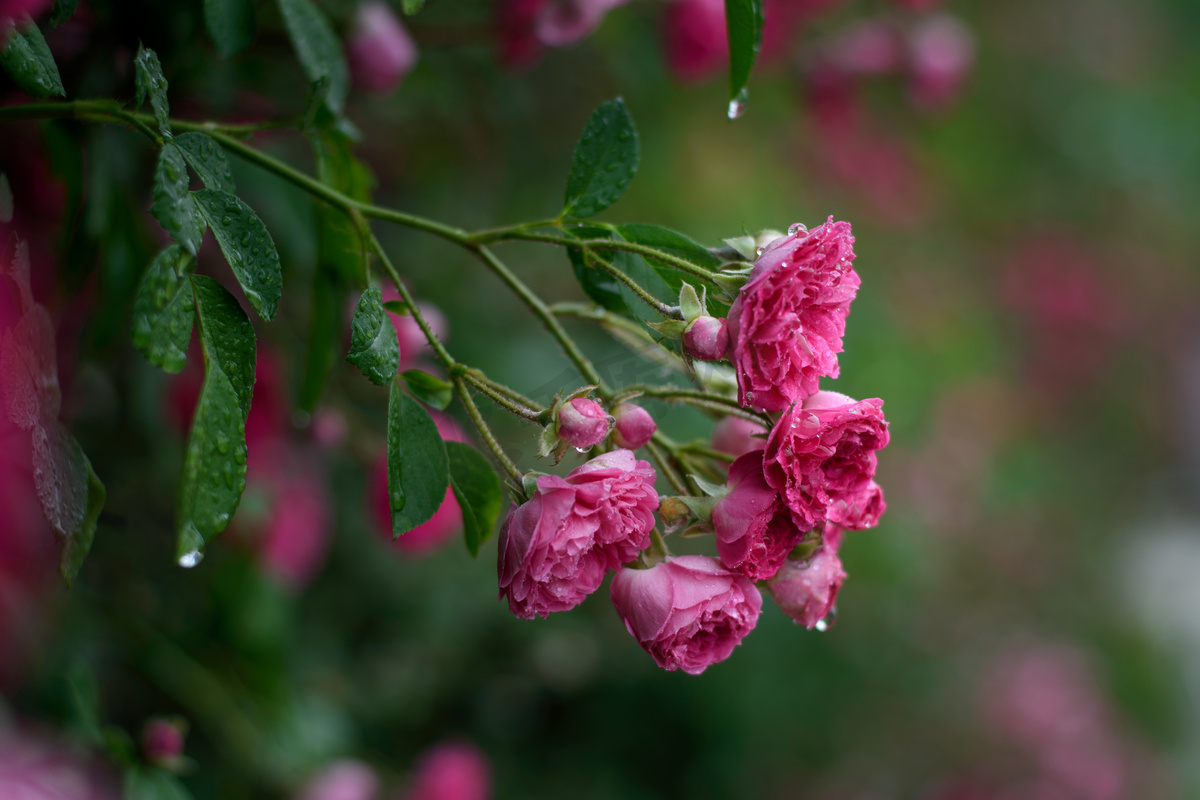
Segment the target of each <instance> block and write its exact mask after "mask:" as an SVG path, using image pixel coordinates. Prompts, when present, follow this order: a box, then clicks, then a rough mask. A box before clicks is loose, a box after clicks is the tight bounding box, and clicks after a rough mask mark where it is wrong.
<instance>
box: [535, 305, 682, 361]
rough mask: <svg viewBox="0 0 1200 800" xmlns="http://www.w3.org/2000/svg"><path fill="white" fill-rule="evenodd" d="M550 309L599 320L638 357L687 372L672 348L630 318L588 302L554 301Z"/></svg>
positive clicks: (562, 313)
mask: <svg viewBox="0 0 1200 800" xmlns="http://www.w3.org/2000/svg"><path fill="white" fill-rule="evenodd" d="M550 310H551V311H553V312H554V314H555V315H557V316H560V317H578V318H580V319H590V320H593V321H595V322H599V323H600V326H601V327H602V328H604V329H605V330H606V331H607V332H608V333H609V334H610V335H611V336H612V337H613V338H614V339H616V340H617V341H619V342H620V343H621V344H623V345H625V346H626V347H629V348H630V349H632V350H634V351H635V352H637V353H638V354H639V355H640V356H642V357H643V358H645V359H647V360H648V361H653V362H655V363H656V364H661V365H662V366H664V367H666V368H667V369H672V370H675V371H676V372H682V373H684V374H687V367H686V366H685V365H684V363H683V359H681V358H680V357H679V356H678V355H677V354H676V353H675V352H674V351H672V350H671V349H670V348H667V347H664V346H663V345H662V344H660V343H659V342H657V341H655V340H654V337H653V336H651V335H650V334H649V333H648V332H647V331H646V329H645V328H643V327H642V326H641V325H639V324H638V323H636V322H634V321H633V320H630V319H627V318H626V317H622V316H621V315H619V314H614V313H612V312H611V311H608V310H606V309H603V308H601V307H600V306H594V305H589V304H587V303H555V304H554V305H552V306H550Z"/></svg>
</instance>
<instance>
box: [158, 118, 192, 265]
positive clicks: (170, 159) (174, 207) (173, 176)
mask: <svg viewBox="0 0 1200 800" xmlns="http://www.w3.org/2000/svg"><path fill="white" fill-rule="evenodd" d="M150 213H151V214H153V215H154V218H155V219H156V220H158V224H159V225H162V226H163V230H165V231H166V232H167V233H169V234H170V235H171V238H172V239H174V240H175V241H177V242H179V243H180V244H181V245H183V246H184V249H186V250H187V251H188V252H189V253H191V254H192V255H193V256H194V255H196V252H197V251H198V250H199V249H200V240H201V239H202V238H203V237H204V219H203V218H202V217H201V215H200V213H199V212H198V211H197V209H196V204H195V203H193V202H192V196H191V195H190V194H189V193H188V171H187V162H185V161H184V160H183V153H182V152H181V151H180V149H179V148H178V147H176V146H175V145H174V144H172V143H171V142H167V143H166V144H164V145H163V147H162V150H160V151H159V152H158V165H157V166H156V167H155V168H154V205H152V206H150Z"/></svg>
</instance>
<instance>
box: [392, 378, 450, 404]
mask: <svg viewBox="0 0 1200 800" xmlns="http://www.w3.org/2000/svg"><path fill="white" fill-rule="evenodd" d="M400 377H401V378H404V382H405V383H407V384H408V390H409V391H410V392H412V393H413V397H415V398H417V399H418V400H420V401H421V402H422V403H424V404H425V405H427V406H433V407H434V408H436V409H438V410H440V411H445V410H446V407H447V406H449V405H450V401H451V400H453V399H454V386H453V385H451V384H449V383H447V382H446V381H444V380H442V379H441V378H439V377H437V376H434V375H430V374H429V373H428V372H422V371H421V370H419V369H409V370H405V371H404V372H402V373H400Z"/></svg>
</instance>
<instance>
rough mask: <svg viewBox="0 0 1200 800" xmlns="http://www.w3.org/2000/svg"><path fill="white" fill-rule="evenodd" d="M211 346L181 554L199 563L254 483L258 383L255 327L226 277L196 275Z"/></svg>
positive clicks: (192, 448) (191, 443)
mask: <svg viewBox="0 0 1200 800" xmlns="http://www.w3.org/2000/svg"><path fill="white" fill-rule="evenodd" d="M192 291H193V293H194V294H195V298H196V321H197V325H198V327H199V330H200V345H201V348H202V350H203V352H204V384H203V386H202V387H201V389H200V399H199V401H198V402H197V404H196V412H195V416H193V418H192V428H191V431H190V432H189V434H188V441H187V448H186V451H185V454H184V459H183V471H182V474H181V475H180V478H179V499H178V505H177V514H176V531H177V537H178V538H177V542H176V557H177V558H178V559H179V563H180V564H181V565H183V566H189V567H191V566H195V565H196V564H197V563H199V561H200V558H201V556H202V554H203V552H204V547H205V545H206V544H207V543H208V542H209V541H211V540H212V538H213V537H214V536H216V535H217V534H218V533H220V532H221V531H222V530H224V529H225V526H226V525H228V524H229V520H230V518H231V517H232V516H233V512H234V511H236V510H237V507H238V502H239V501H240V500H241V497H242V490H243V489H245V487H246V417H247V416H248V415H249V413H250V398H251V395H252V392H253V389H254V365H255V352H256V349H257V348H256V343H255V339H254V328H253V327H252V326H251V325H250V320H249V318H248V317H247V316H246V312H244V311H242V307H241V306H239V305H238V302H237V300H235V299H234V298H233V295H231V294H230V293H229V292H228V291H226V290H225V287H223V286H222V285H221V284H220V283H218V282H217V281H215V280H213V279H212V278H208V277H205V276H203V275H194V276H192Z"/></svg>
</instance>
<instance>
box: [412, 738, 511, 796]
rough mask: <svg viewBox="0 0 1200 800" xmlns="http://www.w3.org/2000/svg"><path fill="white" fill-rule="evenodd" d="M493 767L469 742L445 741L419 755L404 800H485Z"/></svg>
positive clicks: (490, 784) (488, 793) (490, 787)
mask: <svg viewBox="0 0 1200 800" xmlns="http://www.w3.org/2000/svg"><path fill="white" fill-rule="evenodd" d="M491 796H492V767H491V764H489V763H488V759H487V756H485V755H484V754H483V753H482V752H480V750H479V748H478V747H476V746H475V745H473V744H471V743H470V742H444V743H442V744H439V745H437V746H436V747H433V748H432V749H430V750H428V751H426V752H425V754H424V755H422V756H421V759H420V760H419V761H418V762H417V765H416V767H415V768H414V769H413V779H412V784H411V785H410V786H409V788H408V791H407V792H405V794H404V795H403V800H488V798H490V797H491Z"/></svg>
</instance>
